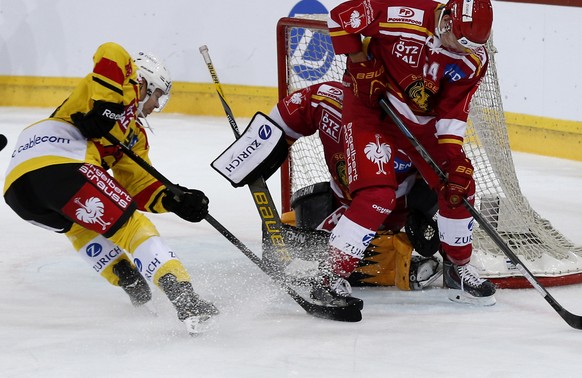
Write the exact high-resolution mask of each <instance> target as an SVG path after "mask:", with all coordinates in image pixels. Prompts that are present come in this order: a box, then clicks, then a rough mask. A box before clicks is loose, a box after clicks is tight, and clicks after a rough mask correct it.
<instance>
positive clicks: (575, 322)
mask: <svg viewBox="0 0 582 378" xmlns="http://www.w3.org/2000/svg"><path fill="white" fill-rule="evenodd" d="M380 106H381V107H382V110H384V111H385V112H386V114H388V116H389V117H390V118H391V119H392V121H394V123H395V124H396V126H398V128H399V129H400V131H402V133H403V134H404V136H405V137H406V138H407V139H408V140H409V141H410V143H412V145H413V146H414V148H415V149H416V151H418V153H420V155H421V156H422V158H423V159H424V160H425V161H426V162H427V163H428V164H429V165H430V166H431V168H432V169H433V170H434V171H435V173H436V174H437V175H438V176H439V178H440V179H441V181H442V182H443V183H445V182H446V181H447V176H446V174H445V173H444V172H443V171H442V169H440V167H439V166H438V165H437V164H436V162H435V161H434V160H433V159H432V157H431V156H430V155H429V153H428V151H426V149H425V148H424V147H423V146H422V144H420V142H419V141H418V139H416V137H415V136H414V135H413V134H412V133H411V132H410V130H409V129H408V128H407V127H406V125H405V124H404V123H403V122H402V120H401V119H400V117H399V116H398V115H397V114H396V113H395V112H394V109H392V107H391V106H390V104H389V103H388V101H386V99H384V98H383V99H381V100H380ZM463 205H464V206H465V208H466V209H467V210H468V211H469V213H470V214H471V215H472V216H473V218H475V220H476V221H477V223H479V225H480V226H481V227H482V228H483V229H484V230H485V233H487V235H488V236H489V237H490V238H491V239H492V240H493V242H495V244H496V245H497V247H499V249H501V251H503V253H504V254H505V256H507V258H509V260H510V261H511V262H512V263H513V265H515V266H516V268H517V269H518V270H519V271H520V272H521V274H523V276H524V277H525V278H526V279H527V280H528V281H529V283H530V284H531V285H532V286H533V287H534V288H535V289H536V290H537V291H538V292H539V293H540V294H541V295H542V296H543V297H544V299H545V300H546V301H547V302H548V303H549V304H550V306H552V307H553V308H554V310H556V312H557V313H558V314H559V315H560V316H561V317H562V319H564V320H565V321H566V323H568V324H569V325H570V326H571V327H572V328H576V329H582V316H579V315H575V314H572V313H571V312H569V311H567V310H566V309H565V308H564V307H562V305H560V304H559V303H558V302H557V301H556V300H555V299H554V297H552V296H551V295H550V293H548V291H547V290H546V289H545V288H544V287H543V286H542V284H541V283H540V282H539V281H538V280H537V279H536V278H535V276H534V275H533V274H532V273H531V272H530V270H529V269H528V268H527V267H526V266H525V265H523V263H522V262H521V260H520V259H519V257H517V255H516V254H515V253H513V251H512V250H511V249H510V248H509V247H508V246H507V244H505V241H504V240H503V238H502V237H501V236H500V235H499V234H498V233H497V231H495V229H494V228H493V226H491V224H490V223H489V222H488V221H487V220H486V219H485V218H484V217H483V216H482V215H481V213H479V212H478V211H477V210H476V209H475V207H474V206H473V205H471V204H470V203H469V201H468V200H467V199H466V198H463Z"/></svg>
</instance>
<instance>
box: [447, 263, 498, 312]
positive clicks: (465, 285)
mask: <svg viewBox="0 0 582 378" xmlns="http://www.w3.org/2000/svg"><path fill="white" fill-rule="evenodd" d="M443 283H444V285H445V287H447V288H449V289H450V290H449V299H450V300H451V301H453V302H459V303H469V304H476V305H481V306H492V305H494V304H495V297H494V296H493V294H495V285H494V284H493V283H492V282H491V281H489V280H486V279H483V278H481V277H479V273H478V272H477V269H475V267H473V266H472V265H470V264H465V265H455V264H453V263H452V262H450V261H447V260H445V262H444V263H443Z"/></svg>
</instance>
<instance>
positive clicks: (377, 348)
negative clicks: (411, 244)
mask: <svg viewBox="0 0 582 378" xmlns="http://www.w3.org/2000/svg"><path fill="white" fill-rule="evenodd" d="M50 112H51V109H23V108H0V133H3V134H5V135H6V136H7V137H8V139H9V146H8V147H7V148H6V149H5V150H4V151H2V152H0V165H1V167H0V179H1V180H2V182H3V180H4V170H5V167H6V165H7V161H8V159H9V156H10V152H11V147H12V143H13V142H14V140H15V137H16V135H17V134H18V132H19V131H20V129H21V128H23V127H24V126H26V125H28V124H29V123H32V122H35V121H37V120H39V119H41V118H43V117H45V116H47V115H48V114H50ZM238 121H239V127H241V129H242V128H244V127H245V126H246V123H247V122H248V119H239V120H238ZM150 123H151V124H152V126H153V127H154V131H155V134H154V135H152V136H151V137H150V143H151V144H152V156H151V157H152V159H153V161H154V162H155V167H156V168H157V169H158V170H159V171H160V172H162V173H163V174H165V175H166V176H167V177H168V178H169V179H170V180H173V181H175V182H177V183H179V184H181V185H185V186H189V187H195V188H199V189H201V190H203V191H205V192H206V193H207V194H208V196H209V197H210V199H211V205H210V208H211V214H212V215H213V216H214V217H215V218H216V219H217V220H218V221H220V222H221V223H222V224H223V225H224V226H226V227H227V228H228V229H229V230H230V231H232V232H233V233H234V234H235V235H237V236H238V237H239V239H241V240H242V241H243V242H244V243H245V244H246V245H247V246H248V247H249V248H251V249H253V250H255V251H259V248H260V241H259V239H260V233H259V226H260V220H259V216H258V214H257V213H256V210H255V208H254V205H253V202H252V199H251V197H250V194H249V191H248V190H247V189H246V188H239V189H234V188H232V187H231V186H230V184H228V183H227V182H226V180H224V179H223V178H222V177H221V176H219V175H218V173H216V172H215V171H213V170H212V169H211V168H210V166H209V163H210V162H211V161H212V160H213V159H214V158H215V157H216V156H218V154H219V153H220V152H221V151H222V150H223V149H224V148H225V147H226V146H228V145H229V144H230V143H231V142H232V140H233V135H232V131H231V130H230V128H229V126H228V123H227V121H226V119H225V118H220V117H217V118H212V117H190V116H183V115H175V114H159V115H158V114H156V115H154V116H152V117H151V119H150ZM514 158H515V164H516V167H517V173H518V176H519V179H520V183H521V186H522V190H523V192H524V193H525V194H526V196H527V197H528V199H529V200H530V202H531V204H532V206H533V208H534V209H536V210H537V211H538V212H539V213H540V214H541V215H542V216H544V217H545V218H547V219H549V220H550V221H551V222H552V223H553V224H554V225H555V226H556V228H557V229H559V230H561V231H562V232H563V233H564V234H565V235H566V236H567V237H569V238H570V239H571V240H572V241H574V242H575V243H577V244H582V234H581V233H580V226H582V221H581V213H582V196H580V189H581V188H582V163H579V162H572V161H567V160H561V159H554V158H547V157H540V156H535V155H528V154H522V153H514ZM269 185H270V187H271V190H272V192H273V196H274V197H275V198H278V197H279V185H278V182H277V178H272V179H270V180H269ZM151 218H152V219H153V221H154V223H155V224H156V225H157V226H158V228H159V230H160V232H161V234H162V235H163V236H164V237H165V239H166V241H167V242H168V243H169V244H170V245H171V246H172V247H173V248H174V250H175V251H176V252H177V253H178V255H179V256H180V257H181V259H182V260H183V262H184V264H185V266H186V267H187V269H188V270H189V272H190V273H191V275H192V278H193V283H194V286H195V288H196V289H197V291H198V292H199V293H200V294H201V295H202V296H204V297H206V298H207V299H210V300H212V301H214V302H215V303H216V305H217V306H218V307H219V308H220V309H221V310H222V315H221V317H220V318H219V321H218V327H217V328H216V329H215V330H213V331H211V332H209V333H207V334H205V335H202V336H200V337H197V338H192V337H190V336H188V335H187V334H186V333H185V331H184V329H183V326H182V324H181V323H180V322H179V321H178V320H177V319H176V317H175V314H174V312H173V310H172V308H171V305H170V303H169V302H168V301H167V299H166V298H165V297H164V296H163V295H162V294H161V292H160V291H159V290H158V289H156V288H154V299H153V301H152V302H153V303H152V305H153V307H154V308H155V311H156V312H157V316H154V315H153V314H151V313H149V312H147V311H145V310H143V309H141V310H140V309H135V308H133V307H132V306H131V304H130V303H129V300H128V298H127V297H126V295H125V293H123V291H122V290H120V289H119V288H116V287H113V286H110V285H109V284H108V283H106V282H105V281H104V280H103V279H102V278H100V277H99V276H98V275H97V274H96V273H94V272H93V271H92V269H91V268H90V267H89V266H87V265H86V264H85V263H84V262H83V261H82V260H81V259H80V258H79V257H77V256H76V255H75V252H74V251H73V250H72V248H71V247H70V245H69V243H68V241H67V240H66V238H65V237H64V236H62V235H59V234H54V233H51V232H49V231H46V230H43V229H40V228H37V227H35V226H32V225H30V224H27V223H26V222H24V221H22V220H21V219H20V218H18V217H17V216H16V215H15V214H14V213H13V212H12V211H11V210H10V209H9V208H8V207H7V206H6V204H5V203H4V201H0V230H1V234H0V235H1V238H0V240H1V241H0V304H1V305H0V306H1V309H0V376H2V377H55V378H56V377H83V378H92V377H123V378H130V377H140V378H143V377H176V378H177V377H249V378H251V377H252V378H261V377H269V378H270V377H337V378H342V377H423V378H424V377H469V378H476V377H495V378H502V377H551V376H554V377H560V378H565V377H580V376H581V374H582V373H581V372H582V358H581V354H582V331H577V330H574V329H572V328H570V327H569V326H568V325H567V324H566V323H565V322H564V321H563V320H562V319H561V318H560V317H559V316H558V315H557V314H556V312H555V311H554V310H553V309H552V308H551V307H550V306H549V304H548V303H547V302H546V301H545V300H544V299H543V297H542V296H541V295H540V294H539V293H538V292H537V291H535V290H533V289H523V290H499V291H498V293H497V295H496V296H497V302H498V303H497V304H496V305H495V306H493V307H490V308H481V307H472V306H467V305H459V304H455V303H452V302H450V301H449V300H448V299H447V297H446V294H445V292H444V290H442V289H440V288H433V289H431V290H427V291H424V292H402V291H398V290H397V289H393V288H373V289H370V288H356V289H354V292H355V295H356V296H358V297H361V298H363V299H364V301H365V308H364V310H363V316H364V319H363V321H361V322H359V323H340V322H333V321H328V320H321V319H316V318H313V317H311V316H309V315H306V314H305V313H304V311H303V310H301V308H300V307H299V306H297V305H296V304H295V303H294V302H293V301H292V300H291V299H290V298H289V297H288V296H287V295H286V294H285V293H284V292H282V291H281V290H279V289H278V288H277V286H276V285H274V284H272V283H271V281H270V280H269V278H268V277H267V276H265V275H264V274H263V273H262V272H261V271H260V270H259V269H258V268H257V267H255V266H254V265H253V264H252V263H251V262H250V261H249V260H248V259H247V258H246V257H245V256H244V255H243V254H242V253H241V252H240V251H239V250H238V249H236V248H235V247H234V246H233V245H232V244H230V243H229V242H228V241H227V240H226V239H225V238H224V237H222V235H220V234H219V233H218V232H216V231H215V230H214V229H213V228H212V227H211V226H210V225H209V224H208V223H206V222H203V223H200V224H189V223H186V222H184V221H181V220H180V219H178V218H177V217H175V216H173V215H166V214H164V215H154V216H151ZM548 290H549V291H550V293H551V294H552V295H553V296H554V297H555V298H556V299H557V300H558V302H559V303H560V304H562V305H563V306H564V307H565V308H566V309H568V310H569V311H571V312H574V313H576V314H582V285H574V286H570V287H561V288H549V289H548Z"/></svg>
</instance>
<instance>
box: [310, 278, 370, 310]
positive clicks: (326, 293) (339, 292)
mask: <svg viewBox="0 0 582 378" xmlns="http://www.w3.org/2000/svg"><path fill="white" fill-rule="evenodd" d="M351 294H352V287H351V285H350V283H349V282H348V281H347V280H346V279H345V278H342V277H339V276H337V275H335V274H333V273H326V274H324V275H322V276H321V278H320V279H318V280H316V282H314V283H313V286H312V288H311V299H313V300H314V301H315V302H316V303H317V304H320V305H323V306H333V307H348V306H350V307H356V308H357V309H358V310H361V309H362V308H363V307H364V302H363V301H362V300H361V299H359V298H355V297H352V296H351Z"/></svg>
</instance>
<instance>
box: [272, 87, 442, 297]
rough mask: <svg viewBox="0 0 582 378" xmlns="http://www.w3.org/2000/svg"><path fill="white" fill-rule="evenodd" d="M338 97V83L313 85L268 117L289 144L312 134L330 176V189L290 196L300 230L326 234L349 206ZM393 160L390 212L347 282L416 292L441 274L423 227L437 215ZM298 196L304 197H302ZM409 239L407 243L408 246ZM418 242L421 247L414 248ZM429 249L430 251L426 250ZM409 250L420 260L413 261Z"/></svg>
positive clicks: (401, 162)
mask: <svg viewBox="0 0 582 378" xmlns="http://www.w3.org/2000/svg"><path fill="white" fill-rule="evenodd" d="M343 97H344V88H343V85H342V84H341V83H339V82H333V81H330V82H324V83H320V84H315V85H312V86H309V87H306V88H303V89H301V90H298V91H296V92H293V93H291V94H289V95H287V96H286V97H285V98H283V99H281V100H280V101H279V102H278V103H277V105H276V106H275V107H274V108H273V109H272V110H271V113H270V114H269V116H270V118H271V119H272V120H273V121H275V123H276V124H277V125H279V126H280V127H281V128H282V129H283V131H284V132H285V136H286V138H287V141H288V143H289V144H290V145H292V144H293V143H295V141H296V140H297V139H299V138H301V137H305V136H310V135H313V134H316V133H317V134H318V136H319V139H320V141H321V143H322V147H323V153H324V157H325V162H326V165H327V168H328V170H329V172H330V174H331V179H330V181H329V186H328V185H327V183H317V184H314V185H313V186H312V187H307V188H302V189H301V190H299V191H298V192H296V193H295V194H294V199H293V201H292V206H293V208H294V209H295V214H294V215H295V217H296V218H294V220H295V221H296V222H295V223H296V224H297V225H298V226H299V229H300V230H305V229H306V228H307V229H320V230H326V231H331V230H332V229H333V228H334V227H335V226H336V225H337V221H338V220H339V219H340V217H341V215H342V214H343V213H344V212H345V211H346V209H348V208H349V205H350V203H351V194H350V192H349V189H348V183H347V176H346V166H345V156H344V148H343V133H342V127H341V118H342V103H343ZM395 155H396V156H395V158H394V161H395V166H394V170H395V173H396V181H397V183H398V189H397V195H396V197H397V199H396V205H395V208H394V210H393V211H392V213H391V214H390V215H389V216H388V217H386V219H385V220H384V222H383V224H382V230H381V231H380V232H379V234H378V235H377V236H376V237H375V238H374V240H372V242H371V244H370V246H369V247H368V248H367V250H366V255H367V256H366V258H365V261H364V263H363V264H361V265H360V266H359V267H358V268H357V269H356V271H355V272H354V274H352V275H351V276H350V281H351V282H350V283H352V284H355V285H370V284H371V285H383V286H384V285H396V286H397V287H399V288H400V289H402V290H411V289H412V290H414V289H421V288H423V287H425V286H427V285H428V284H430V283H431V282H433V281H434V280H435V279H436V278H438V277H439V275H440V269H439V263H438V261H437V260H436V259H434V258H432V255H433V254H434V253H435V252H436V251H437V248H438V240H436V234H435V232H436V231H434V230H433V233H432V235H431V236H433V237H432V238H431V239H432V240H426V238H425V234H426V233H425V231H427V230H426V227H427V226H429V223H432V216H433V215H434V212H436V196H435V195H434V194H433V192H432V191H431V190H430V189H429V188H428V187H427V186H426V184H425V183H424V181H423V180H422V179H419V178H418V175H417V171H416V169H415V168H414V166H413V165H412V163H411V162H410V159H409V158H408V156H406V154H404V153H403V152H402V151H401V150H396V151H395ZM413 189H414V190H413ZM301 192H305V193H306V194H305V195H304V196H303V195H301ZM410 208H413V209H414V210H415V211H414V212H413V213H412V215H411V214H409V209H410ZM285 215H286V214H284V216H283V218H285ZM409 215H411V216H412V217H415V221H414V222H412V221H409V222H408V225H407V231H408V237H407V236H405V234H404V233H400V231H401V230H402V229H403V228H404V227H405V224H406V223H407V222H406V221H407V217H408V216H409ZM413 224H415V225H420V226H421V227H425V228H424V229H422V230H419V229H418V228H415V229H414V232H413V231H412V230H411V229H409V228H408V227H412V226H413ZM408 238H410V239H412V240H411V241H412V244H411V241H409V240H408ZM419 238H422V240H419ZM421 243H422V244H423V247H422V248H421V247H419V246H420V244H421ZM429 244H431V247H432V248H428V245H429ZM413 245H415V247H416V248H417V249H418V250H419V251H418V252H419V253H420V254H422V256H424V257H421V256H414V258H413V257H412V250H413V247H412V246H413ZM318 257H319V256H318Z"/></svg>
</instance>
